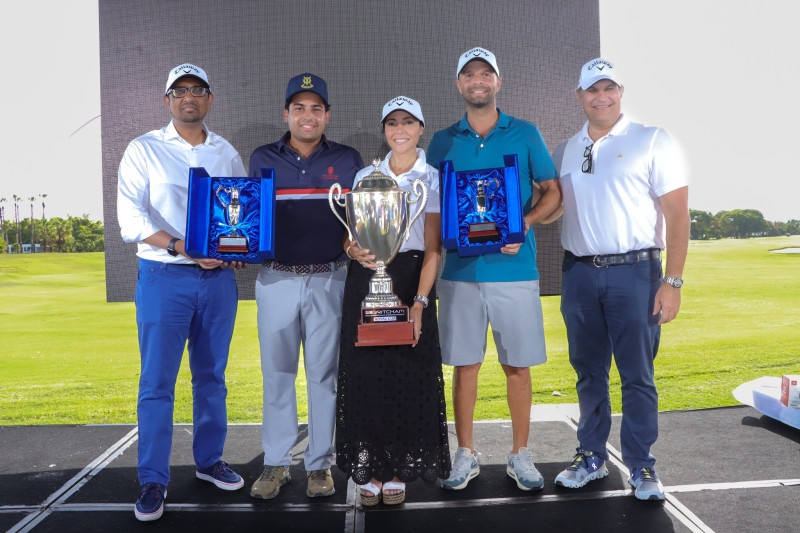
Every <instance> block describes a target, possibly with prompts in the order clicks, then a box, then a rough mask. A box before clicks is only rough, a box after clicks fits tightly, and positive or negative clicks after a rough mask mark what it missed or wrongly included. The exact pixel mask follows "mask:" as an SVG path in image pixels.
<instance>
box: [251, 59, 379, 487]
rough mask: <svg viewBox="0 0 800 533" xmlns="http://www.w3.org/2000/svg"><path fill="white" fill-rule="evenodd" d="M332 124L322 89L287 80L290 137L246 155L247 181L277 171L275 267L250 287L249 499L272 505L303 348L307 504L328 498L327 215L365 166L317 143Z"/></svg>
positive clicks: (331, 348)
mask: <svg viewBox="0 0 800 533" xmlns="http://www.w3.org/2000/svg"><path fill="white" fill-rule="evenodd" d="M329 120H330V106H329V105H328V88H327V84H326V83H325V80H323V79H322V78H320V77H318V76H315V75H314V74H308V73H306V74H300V75H299V76H295V77H294V78H292V79H291V80H289V84H288V86H287V88H286V107H285V109H284V111H283V121H284V122H286V123H287V124H288V125H289V131H288V132H287V133H286V134H285V135H284V136H283V137H282V138H281V139H280V140H279V141H278V142H275V143H272V144H267V145H265V146H261V147H259V148H257V149H256V150H255V151H254V152H253V155H252V156H250V175H251V176H260V175H261V173H260V169H261V168H274V169H275V180H276V196H277V210H276V216H275V220H276V223H275V260H271V261H265V263H264V267H263V268H262V269H261V271H260V272H259V274H258V280H257V281H256V301H257V303H258V338H259V344H260V347H261V372H262V375H263V386H264V423H263V426H262V444H263V446H264V470H263V472H262V473H261V476H260V477H259V478H258V479H257V480H256V481H255V483H254V484H253V487H252V489H251V490H250V495H251V496H252V497H253V498H263V499H269V498H274V497H275V496H277V495H278V492H279V491H280V487H281V486H283V485H284V484H286V483H288V482H289V481H290V480H291V477H290V475H289V465H290V464H291V461H292V453H291V450H292V447H293V446H294V445H295V443H296V442H297V398H296V393H295V380H296V378H297V366H298V362H299V357H300V344H301V343H302V345H303V359H304V361H305V369H306V381H307V388H308V446H307V447H306V450H305V454H304V463H305V468H306V477H307V482H308V487H307V490H306V494H307V495H308V496H309V497H312V498H313V497H317V496H330V495H332V494H333V493H334V492H335V491H334V486H333V479H332V478H331V473H330V466H331V464H332V463H333V433H334V427H335V421H336V372H337V363H338V356H339V329H340V326H341V311H342V297H343V295H344V282H345V278H346V276H347V270H346V268H345V267H346V265H347V263H348V262H349V261H348V260H347V258H346V257H345V254H344V252H343V246H342V245H343V242H344V239H345V238H346V235H347V233H346V232H345V230H344V228H342V225H341V223H340V222H339V221H338V220H337V219H336V217H335V216H334V215H333V213H332V212H331V209H330V207H329V205H328V190H329V189H330V187H331V185H333V184H334V183H339V184H340V185H341V186H342V188H343V189H344V190H345V192H347V191H348V190H349V189H350V187H351V186H352V184H353V178H354V177H355V174H356V172H358V171H359V170H360V169H361V168H362V167H363V166H364V164H363V162H362V160H361V156H360V155H359V154H358V152H357V151H356V150H354V149H353V148H350V147H349V146H344V145H341V144H337V143H335V142H332V141H329V140H328V139H327V138H326V137H325V135H324V134H323V133H324V131H325V126H326V125H327V124H328V121H329Z"/></svg>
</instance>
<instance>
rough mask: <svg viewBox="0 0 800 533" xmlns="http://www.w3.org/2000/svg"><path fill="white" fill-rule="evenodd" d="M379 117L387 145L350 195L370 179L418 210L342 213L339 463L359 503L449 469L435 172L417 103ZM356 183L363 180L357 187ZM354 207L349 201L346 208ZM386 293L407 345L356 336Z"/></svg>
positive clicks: (406, 101) (393, 104)
mask: <svg viewBox="0 0 800 533" xmlns="http://www.w3.org/2000/svg"><path fill="white" fill-rule="evenodd" d="M381 124H382V127H383V132H384V134H385V136H386V141H387V143H388V144H389V147H390V148H391V151H390V152H389V153H388V154H387V155H386V158H385V159H384V160H383V161H379V160H376V163H375V166H374V167H368V168H365V169H363V170H361V171H359V173H358V174H357V175H356V177H355V181H354V184H353V192H352V193H350V194H358V193H357V191H358V190H359V189H361V190H363V189H366V188H367V187H366V184H367V183H368V182H372V183H378V182H384V183H386V182H387V181H388V183H389V184H390V187H391V189H392V190H395V191H396V190H397V188H399V189H402V190H403V191H404V192H403V193H402V196H403V197H404V200H406V201H407V204H415V203H416V202H419V204H418V205H415V208H416V209H414V211H415V212H416V213H422V214H424V216H415V217H413V218H410V217H409V214H408V207H407V206H406V202H404V201H401V202H396V206H400V207H396V206H391V205H389V206H388V207H387V206H385V205H378V204H373V205H372V207H369V208H364V207H361V208H358V209H359V210H360V211H361V212H360V213H359V214H358V216H356V215H355V214H353V217H351V213H350V212H349V211H348V219H349V220H348V231H349V232H350V234H351V236H352V239H351V240H347V241H346V242H345V244H344V248H345V252H346V253H347V255H348V257H350V259H351V262H350V266H349V269H348V273H347V282H346V284H345V294H344V304H343V311H342V334H341V341H340V351H339V382H338V391H337V418H336V464H337V465H338V467H339V468H340V469H341V470H342V471H344V472H345V473H346V474H347V475H348V476H350V477H352V478H353V481H354V482H355V483H356V484H358V485H360V487H359V488H360V496H361V503H362V505H365V506H370V505H376V504H378V503H380V502H381V500H383V503H384V504H387V505H394V504H399V503H402V502H403V501H404V500H405V489H406V486H405V484H406V483H407V482H410V481H414V480H415V479H417V478H422V479H423V480H424V481H427V482H429V483H434V482H436V481H437V479H439V478H447V477H448V475H449V473H450V453H449V446H448V437H447V418H446V405H445V397H444V378H443V376H442V356H441V351H440V348H439V328H438V323H437V320H436V294H435V287H434V283H435V281H436V274H437V270H438V266H439V260H440V257H441V251H440V249H441V234H440V232H441V229H440V214H439V212H440V208H439V173H438V171H437V170H436V169H435V168H433V167H432V166H430V165H428V164H427V163H426V161H425V152H424V150H422V149H421V148H418V147H417V144H418V142H419V139H420V136H421V135H422V132H423V130H424V118H423V116H422V109H421V108H420V105H419V103H417V102H416V101H415V100H412V99H411V98H406V97H404V96H398V97H397V98H394V99H392V100H390V101H389V102H388V103H386V105H384V107H383V115H382V119H381ZM392 180H393V181H392ZM362 181H363V182H364V183H363V184H362V185H364V187H361V188H359V187H358V184H359V183H360V182H362ZM420 182H421V183H420ZM421 184H424V186H425V187H422V186H421ZM426 189H427V195H426V194H425V192H424V191H425V190H426ZM332 191H333V189H332ZM361 194H367V193H361ZM426 196H427V198H426ZM353 204H354V200H352V198H351V199H350V201H349V204H348V208H351V207H352V205H353ZM340 205H341V204H340ZM359 205H363V204H361V203H359ZM351 218H360V219H361V221H360V222H359V221H356V220H352V219H351ZM408 225H410V227H408ZM389 226H391V227H389ZM367 234H373V235H386V236H387V239H388V240H391V241H394V242H392V243H389V244H388V246H383V245H382V243H379V241H378V240H375V239H371V240H370V238H369V237H364V238H362V236H366V235H367ZM394 235H400V237H394ZM369 242H373V243H374V244H372V245H370V244H369ZM359 243H361V245H359ZM362 246H363V247H362ZM370 248H372V249H370ZM378 248H386V249H390V252H388V253H387V252H381V251H379V250H378ZM395 252H396V255H394V253H395ZM378 267H380V268H378ZM376 269H377V270H378V272H375V270H376ZM384 270H385V274H387V275H388V278H390V279H388V278H385V276H384V277H382V278H381V279H387V280H388V283H385V284H384V286H388V288H384V289H381V288H380V287H378V285H379V284H378V283H377V282H376V280H375V278H373V274H375V275H376V276H377V275H378V274H382V275H383V272H384ZM392 291H393V293H394V294H396V297H397V300H399V303H400V306H401V307H402V308H403V309H405V308H406V306H407V309H408V310H407V321H408V322H409V323H410V326H411V329H410V331H412V332H413V339H410V340H411V341H412V342H410V343H409V342H404V343H400V342H380V341H375V342H371V343H370V342H367V343H365V342H364V338H363V337H364V336H365V335H363V334H362V335H361V336H362V339H361V342H358V341H359V327H361V328H364V325H363V324H362V322H364V317H365V309H367V310H368V308H369V307H370V305H371V304H370V301H371V300H370V298H371V297H374V296H375V294H376V293H379V294H383V293H387V294H390V295H391V296H392V297H393V296H394V294H391V293H392ZM393 309H397V307H394V308H393ZM384 310H386V308H384ZM386 312H389V311H386ZM392 312H394V311H392ZM400 312H403V313H405V311H400ZM361 331H364V330H363V329H362V330H361Z"/></svg>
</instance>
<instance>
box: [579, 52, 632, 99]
mask: <svg viewBox="0 0 800 533" xmlns="http://www.w3.org/2000/svg"><path fill="white" fill-rule="evenodd" d="M600 80H611V81H613V82H614V83H616V84H617V85H620V86H621V85H622V83H620V81H619V75H618V74H617V68H616V67H615V66H614V63H612V62H611V61H606V60H605V59H601V58H599V57H598V58H597V59H592V60H591V61H589V62H588V63H586V64H585V65H583V67H582V68H581V77H580V79H579V80H578V88H579V89H583V90H584V91H585V90H586V89H588V88H589V87H591V86H592V85H594V84H595V83H597V82H598V81H600Z"/></svg>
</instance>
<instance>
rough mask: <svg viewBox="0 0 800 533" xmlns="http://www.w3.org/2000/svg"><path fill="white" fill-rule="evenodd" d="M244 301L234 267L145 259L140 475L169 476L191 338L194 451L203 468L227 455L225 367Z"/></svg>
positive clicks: (139, 308) (145, 478)
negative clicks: (178, 391) (178, 385)
mask: <svg viewBox="0 0 800 533" xmlns="http://www.w3.org/2000/svg"><path fill="white" fill-rule="evenodd" d="M237 302H238V295H237V288H236V280H235V279H234V276H233V272H232V271H231V270H227V269H226V270H220V269H216V270H203V269H200V268H196V267H192V266H181V265H171V264H166V263H160V262H157V261H148V260H146V259H140V260H139V280H138V282H137V284H136V322H137V324H138V326H139V350H140V352H141V359H142V372H141V376H140V379H139V401H138V405H137V412H138V420H139V468H138V469H139V482H140V483H141V484H142V485H144V484H145V483H148V482H151V481H152V482H156V483H163V484H164V485H166V484H167V483H169V456H170V450H171V448H172V412H173V406H174V403H175V382H176V380H177V377H178V370H179V368H180V364H181V359H182V357H183V351H184V347H185V346H186V341H187V340H188V341H189V368H190V369H191V371H192V394H193V416H192V418H193V423H194V431H193V437H194V442H193V448H192V449H193V452H194V460H195V463H196V464H197V467H198V468H207V467H209V466H211V465H213V464H214V463H216V462H217V461H218V460H219V459H220V457H221V456H222V449H223V446H224V445H225V436H226V434H227V411H226V406H225V398H226V396H227V394H228V389H227V388H226V387H225V367H226V365H227V364H228V348H229V347H230V343H231V336H232V335H233V325H234V322H235V320H236V306H237Z"/></svg>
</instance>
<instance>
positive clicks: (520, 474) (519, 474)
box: [506, 448, 544, 490]
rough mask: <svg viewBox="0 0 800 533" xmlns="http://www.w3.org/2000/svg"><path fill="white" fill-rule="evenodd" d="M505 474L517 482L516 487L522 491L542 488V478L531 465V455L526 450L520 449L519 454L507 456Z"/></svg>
mask: <svg viewBox="0 0 800 533" xmlns="http://www.w3.org/2000/svg"><path fill="white" fill-rule="evenodd" d="M506 474H508V477H510V478H511V479H513V480H514V481H516V482H517V487H519V488H521V489H522V490H533V489H541V488H542V487H544V478H543V477H542V475H541V474H540V473H539V471H538V470H536V466H534V464H533V455H531V452H530V451H528V448H520V449H519V453H510V454H508V464H507V465H506Z"/></svg>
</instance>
